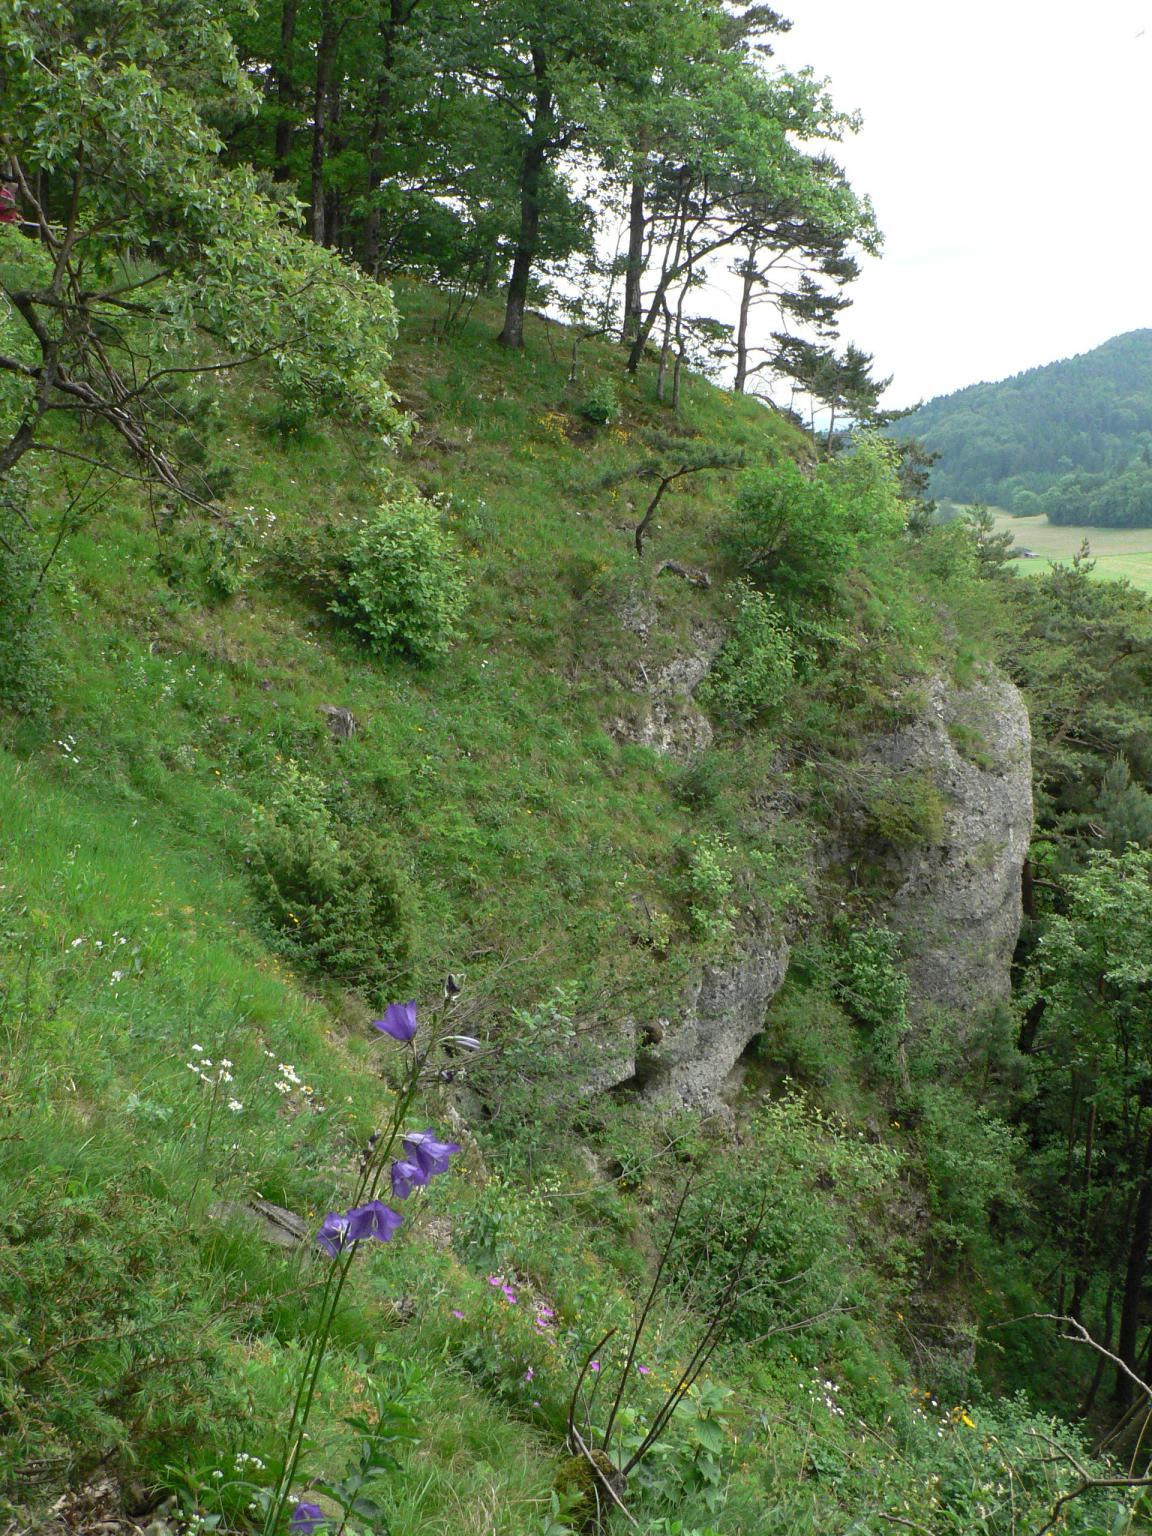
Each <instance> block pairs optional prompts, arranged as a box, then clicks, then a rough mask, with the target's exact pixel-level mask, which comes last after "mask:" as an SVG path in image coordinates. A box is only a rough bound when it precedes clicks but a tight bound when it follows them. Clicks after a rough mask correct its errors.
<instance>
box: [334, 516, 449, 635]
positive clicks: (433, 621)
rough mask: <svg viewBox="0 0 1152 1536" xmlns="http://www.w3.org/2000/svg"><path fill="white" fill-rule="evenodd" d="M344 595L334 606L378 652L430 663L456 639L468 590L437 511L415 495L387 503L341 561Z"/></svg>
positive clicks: (335, 599) (342, 591) (361, 532)
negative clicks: (397, 654)
mask: <svg viewBox="0 0 1152 1536" xmlns="http://www.w3.org/2000/svg"><path fill="white" fill-rule="evenodd" d="M340 564H341V566H342V570H341V572H340V574H341V576H342V578H343V582H342V590H341V591H340V592H339V594H338V595H337V596H336V597H334V598H333V599H332V601H331V602H330V603H329V605H328V606H329V608H330V610H331V611H332V612H333V613H335V614H338V615H339V616H340V617H341V618H343V619H346V620H347V621H348V622H349V623H350V624H351V625H352V627H353V629H355V630H356V632H357V633H358V634H359V635H360V636H361V638H362V639H364V640H366V641H367V642H368V644H369V646H370V647H371V649H372V650H374V651H376V652H378V653H382V654H383V653H388V652H393V653H399V654H400V655H402V656H406V657H408V658H409V659H410V660H412V661H418V662H427V661H432V660H434V659H435V658H436V657H437V656H440V655H442V654H443V653H444V652H445V651H446V650H447V649H448V647H449V646H450V645H451V644H452V641H453V640H454V639H455V638H456V635H457V634H458V632H459V624H460V620H461V618H462V617H463V614H464V608H465V604H466V601H467V588H466V584H465V580H464V574H463V570H462V568H461V562H460V552H459V550H458V548H457V546H456V543H455V541H454V540H453V538H452V537H451V535H450V534H449V533H448V531H447V530H446V529H445V528H444V526H443V523H442V521H441V516H440V512H439V510H438V509H437V508H436V507H435V506H434V505H433V504H432V503H431V502H430V501H427V500H425V499H424V497H422V496H419V495H418V494H417V493H416V492H415V491H405V492H403V493H401V494H400V495H398V496H397V497H395V498H394V499H393V500H391V501H389V502H387V503H386V504H385V505H384V506H383V507H382V508H381V509H380V512H379V514H378V516H377V517H376V519H375V520H374V521H373V522H371V523H369V524H367V525H366V526H365V527H364V528H362V529H361V531H360V533H359V534H358V536H356V537H355V538H354V539H353V541H352V542H351V545H350V547H349V548H348V549H347V550H346V551H345V552H344V555H343V559H342V560H341V561H340Z"/></svg>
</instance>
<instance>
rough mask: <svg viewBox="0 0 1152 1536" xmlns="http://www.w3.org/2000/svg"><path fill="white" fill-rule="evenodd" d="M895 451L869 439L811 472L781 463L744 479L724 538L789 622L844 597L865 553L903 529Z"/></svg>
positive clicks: (739, 563) (733, 555) (734, 557)
mask: <svg viewBox="0 0 1152 1536" xmlns="http://www.w3.org/2000/svg"><path fill="white" fill-rule="evenodd" d="M904 521H905V508H904V504H903V502H902V501H901V500H900V483H899V480H898V478H897V474H896V468H895V463H894V454H893V450H892V446H891V444H889V443H886V442H884V441H882V440H881V439H879V438H876V437H873V436H871V435H869V434H868V433H859V434H857V436H856V437H855V438H854V439H853V446H852V449H851V451H850V452H849V453H846V454H841V455H839V456H838V457H836V458H835V459H832V460H829V461H828V462H827V463H824V464H820V465H818V466H817V467H816V468H815V469H813V470H811V471H806V470H804V469H802V468H801V467H800V466H799V465H798V464H795V463H793V462H792V461H791V460H790V459H786V460H785V461H784V462H783V463H781V464H778V465H775V466H774V467H773V468H771V469H758V470H751V471H749V472H748V474H747V475H745V477H744V479H743V481H742V483H741V486H740V491H739V494H738V496H737V500H736V515H735V517H734V518H733V519H732V521H731V523H730V524H729V525H728V526H727V528H726V530H725V534H724V539H725V544H726V547H727V552H728V554H729V555H730V557H731V558H732V560H733V562H734V563H735V565H736V566H737V568H738V569H739V570H741V571H745V572H747V573H748V575H749V577H750V579H751V580H752V581H753V582H755V584H756V585H757V586H760V587H765V588H769V589H771V591H773V592H774V593H775V594H776V595H777V597H778V598H779V599H780V601H781V602H782V604H783V605H784V608H785V611H786V612H787V614H788V616H789V618H790V619H791V618H792V617H793V615H794V614H798V615H799V614H802V613H803V612H804V610H805V608H806V607H808V606H809V605H811V604H812V603H813V601H814V600H820V601H827V600H828V599H829V598H834V597H838V596H840V595H842V589H843V586H844V584H845V582H846V580H847V578H848V576H849V574H850V573H851V572H852V571H853V570H854V569H855V568H856V567H857V566H858V565H859V563H860V560H861V557H862V555H863V554H864V552H865V551H866V550H868V549H870V548H872V547H873V546H875V545H877V544H880V543H883V542H884V541H885V540H889V539H893V538H895V537H896V536H897V535H898V534H899V532H900V530H901V529H902V528H903V526H904Z"/></svg>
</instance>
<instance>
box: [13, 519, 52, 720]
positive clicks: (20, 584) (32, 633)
mask: <svg viewBox="0 0 1152 1536" xmlns="http://www.w3.org/2000/svg"><path fill="white" fill-rule="evenodd" d="M0 515H2V513H0ZM3 531H4V530H3V529H2V528H0V533H3ZM39 575H40V567H39V564H38V562H37V561H36V559H35V557H34V556H33V555H32V553H31V551H30V550H27V549H25V548H24V547H23V546H22V545H21V543H19V542H18V540H17V539H16V538H15V537H14V538H12V539H11V540H8V539H4V538H0V710H11V711H12V712H14V713H15V714H20V715H31V716H40V715H42V714H44V713H45V711H46V710H47V708H48V705H49V702H50V698H51V691H52V681H53V670H54V669H53V667H52V664H51V662H50V661H49V660H48V658H47V656H46V654H45V645H46V642H47V638H48V632H47V631H48V627H47V623H46V621H45V619H44V616H43V610H42V608H41V606H40V604H39V602H38V600H37V599H38V594H37V585H38V581H39Z"/></svg>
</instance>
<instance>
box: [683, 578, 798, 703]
mask: <svg viewBox="0 0 1152 1536" xmlns="http://www.w3.org/2000/svg"><path fill="white" fill-rule="evenodd" d="M737 593H738V595H737V598H736V602H735V606H734V610H733V613H732V618H731V620H730V623H729V626H728V637H727V639H726V640H725V642H724V645H723V646H722V648H721V650H720V653H719V655H718V656H717V657H716V660H715V661H714V662H713V663H712V669H711V671H710V672H709V673H708V676H707V677H706V678H705V679H704V682H703V683H702V685H701V686H700V688H699V689H698V691H697V697H698V698H699V700H700V702H701V703H702V704H703V705H704V707H705V708H706V709H710V710H712V711H714V712H715V713H716V714H718V715H720V716H722V717H723V718H724V719H725V720H727V721H728V722H729V723H730V724H732V725H734V726H743V725H748V724H750V723H751V722H752V721H753V720H757V719H761V718H762V717H763V716H765V715H767V714H768V713H769V711H770V710H780V709H781V707H782V706H783V704H784V701H785V700H786V699H787V697H788V693H789V691H790V689H791V687H792V682H793V677H794V661H793V654H792V640H791V637H790V636H789V634H788V631H787V629H786V628H785V627H784V625H783V623H782V622H781V620H780V617H779V614H778V612H777V609H776V606H775V604H774V603H773V601H772V599H771V598H770V597H766V596H765V595H764V594H763V593H762V592H757V591H756V590H755V589H754V588H753V587H750V586H749V585H748V584H747V582H739V583H737Z"/></svg>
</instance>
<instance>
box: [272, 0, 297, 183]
mask: <svg viewBox="0 0 1152 1536" xmlns="http://www.w3.org/2000/svg"><path fill="white" fill-rule="evenodd" d="M295 37H296V0H283V6H282V9H281V11H280V48H279V51H278V53H277V55H276V63H275V65H274V67H273V78H274V79H275V82H276V139H275V144H274V146H273V151H272V175H273V177H274V178H275V180H276V181H287V180H288V179H289V177H290V176H291V174H292V173H291V171H290V169H289V166H288V156H289V155H290V154H291V153H292V134H293V131H294V125H293V122H292V115H293V112H294V109H295V94H296V93H295V91H294V89H293V86H292V44H293V42H294V40H295Z"/></svg>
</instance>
